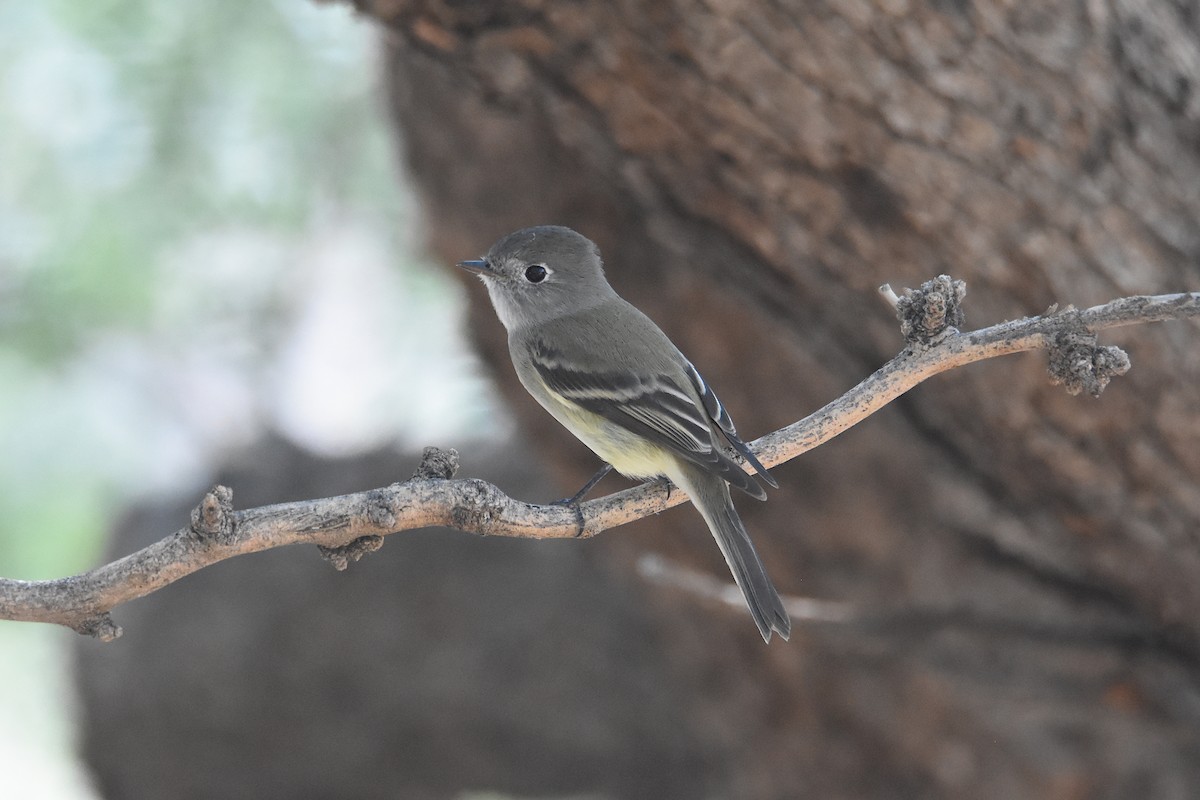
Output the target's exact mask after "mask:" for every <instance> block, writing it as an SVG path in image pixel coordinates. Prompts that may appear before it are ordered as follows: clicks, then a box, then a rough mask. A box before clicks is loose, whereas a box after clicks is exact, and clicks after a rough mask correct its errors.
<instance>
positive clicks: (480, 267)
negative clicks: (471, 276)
mask: <svg viewBox="0 0 1200 800" xmlns="http://www.w3.org/2000/svg"><path fill="white" fill-rule="evenodd" d="M458 265H459V266H460V267H462V268H463V269H465V270H469V271H471V272H474V273H475V274H476V275H487V274H490V273H491V271H492V267H491V265H490V264H488V262H487V259H486V258H473V259H471V260H470V261H460V262H458Z"/></svg>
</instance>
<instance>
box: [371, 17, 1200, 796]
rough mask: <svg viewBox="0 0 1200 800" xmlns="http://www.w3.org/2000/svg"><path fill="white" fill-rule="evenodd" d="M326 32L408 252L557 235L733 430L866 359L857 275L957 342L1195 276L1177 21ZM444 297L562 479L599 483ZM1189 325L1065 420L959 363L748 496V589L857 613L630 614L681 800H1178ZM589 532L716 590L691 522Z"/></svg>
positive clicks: (1195, 113) (1048, 402) (483, 324)
mask: <svg viewBox="0 0 1200 800" xmlns="http://www.w3.org/2000/svg"><path fill="white" fill-rule="evenodd" d="M359 5H360V6H361V7H363V8H364V10H366V11H368V12H369V13H371V14H373V15H375V16H377V17H378V18H379V19H381V20H382V21H383V22H384V23H385V24H386V25H387V26H388V29H389V32H390V36H389V39H388V42H389V44H388V47H387V75H388V83H387V94H388V97H389V99H390V102H391V104H392V108H393V112H394V116H395V120H396V123H397V126H398V128H399V129H400V132H401V138H402V140H403V146H404V152H405V155H406V160H407V164H408V168H409V172H410V174H411V177H412V179H413V181H414V182H415V184H416V186H417V188H418V191H419V192H420V194H421V196H422V198H423V201H424V204H425V209H426V214H425V218H426V221H427V226H428V227H427V230H428V237H429V241H430V243H431V246H432V248H433V250H434V252H435V253H437V254H438V255H439V256H440V257H441V258H443V259H444V260H445V261H446V262H452V261H454V260H457V259H461V258H466V257H473V256H476V255H478V254H479V253H481V252H482V251H484V250H485V249H486V247H487V246H488V245H489V244H490V243H491V241H492V240H493V239H494V238H495V237H497V236H498V235H500V234H502V233H504V232H507V231H509V230H512V229H515V228H519V227H523V226H525V225H530V224H538V223H561V224H566V225H570V226H572V227H574V228H576V229H578V230H580V231H581V232H583V233H585V234H586V235H588V236H589V237H591V238H593V239H595V240H596V241H597V242H598V243H599V244H600V246H601V250H602V252H603V253H604V255H605V261H606V266H607V270H608V273H609V276H610V279H611V281H612V283H613V284H614V286H615V287H616V288H617V290H618V291H619V292H620V293H622V294H623V295H624V296H625V297H626V298H627V299H629V300H630V301H631V302H633V303H634V304H635V305H637V306H639V307H640V308H642V309H643V310H644V311H646V312H647V313H648V314H649V315H650V316H651V317H652V318H654V319H655V320H656V321H658V322H659V324H660V325H661V326H662V327H663V328H664V329H665V330H666V331H667V332H668V334H669V335H671V336H672V338H674V339H675V341H676V342H677V343H678V344H679V345H680V347H681V349H683V350H684V352H686V353H687V354H688V355H689V357H690V358H691V359H692V360H693V361H694V362H695V363H696V364H697V365H698V366H699V368H700V369H701V370H702V371H703V372H704V374H705V376H706V378H707V379H708V380H709V382H710V383H711V384H713V385H714V386H715V387H716V388H717V391H718V392H719V393H720V395H721V396H722V398H723V399H724V401H725V404H726V406H727V407H728V408H729V409H730V410H731V412H732V413H733V416H734V418H735V420H737V422H738V425H739V429H740V430H741V431H742V432H744V433H746V434H750V435H759V434H761V433H764V432H766V431H768V430H771V429H774V428H776V427H779V426H781V425H782V424H784V423H787V422H790V421H793V420H795V419H798V418H800V417H802V416H803V415H804V414H806V413H808V412H809V411H811V410H813V409H814V408H815V407H817V406H818V405H820V404H822V403H824V402H825V401H827V400H828V399H830V398H832V397H833V396H835V395H836V394H838V393H840V392H841V391H843V390H844V389H846V388H848V387H849V386H850V385H852V384H853V383H854V382H856V381H857V380H858V379H859V378H861V377H863V376H865V375H866V374H868V373H869V372H870V371H872V370H873V369H875V368H876V367H877V366H879V365H880V364H881V363H882V362H883V361H884V360H886V359H887V358H888V357H890V356H891V355H892V354H894V353H895V352H896V351H897V350H898V349H899V347H900V346H901V343H900V340H899V337H898V334H897V325H896V322H895V320H894V319H893V318H892V315H891V313H890V312H889V310H888V309H887V308H886V306H885V305H884V304H883V303H881V302H880V301H879V300H878V299H877V297H876V294H875V287H876V286H878V285H879V284H880V283H882V282H885V281H886V282H891V283H893V285H897V286H915V285H917V284H918V283H920V282H921V281H923V280H925V279H927V278H929V277H931V276H933V275H936V274H938V273H939V272H948V273H950V274H952V275H953V276H954V277H956V278H962V279H964V280H966V281H967V284H968V287H969V294H968V297H967V313H968V319H969V323H968V326H969V327H974V326H978V325H982V324H990V323H992V322H996V321H999V320H1002V319H1005V318H1011V317H1014V316H1021V315H1024V314H1030V313H1037V312H1040V311H1042V310H1044V309H1045V308H1046V307H1047V306H1049V305H1051V304H1053V303H1060V304H1067V303H1072V304H1076V305H1080V306H1084V305H1090V304H1094V303H1098V302H1101V301H1104V300H1108V299H1111V298H1113V297H1117V296H1121V295H1128V294H1143V293H1156V292H1166V291H1178V290H1182V289H1194V288H1196V287H1197V285H1198V284H1200V271H1198V268H1197V264H1198V263H1200V226H1198V225H1197V224H1196V220H1197V219H1198V218H1200V189H1198V188H1197V187H1200V148H1198V146H1197V142H1198V141H1200V91H1198V90H1197V87H1198V86H1200V6H1198V5H1197V4H1196V3H1187V2H1178V3H1155V4H1147V3H1141V2H1134V0H1116V2H1112V3H1107V4H1105V3H1068V2H1050V3H1042V4H1035V5H1029V4H1016V5H1009V4H1001V3H973V4H972V3H951V2H940V3H933V4H928V5H909V4H907V3H902V2H886V3H885V2H881V3H878V4H874V5H870V4H865V3H856V2H835V3H739V2H715V1H714V2H707V3H700V2H684V1H683V0H680V1H679V2H670V3H664V2H657V1H656V0H625V1H624V2H614V3H591V4H586V3H543V2H534V1H533V0H530V1H529V2H522V3H453V2H438V1H437V0H430V1H428V2H420V1H414V2H403V0H389V2H382V0H378V1H377V2H371V1H370V0H360V2H359ZM470 291H471V303H472V324H473V326H474V330H475V340H476V342H477V343H478V345H479V347H480V349H481V351H482V352H483V353H484V355H485V357H486V358H487V360H488V362H489V363H490V364H492V365H493V366H494V372H495V374H496V376H497V380H498V381H499V382H500V384H501V386H502V388H503V390H504V392H505V393H506V395H507V396H508V397H509V398H510V399H511V402H512V405H513V407H514V408H516V409H517V412H518V414H519V416H520V419H521V421H522V422H523V423H524V425H525V430H526V431H527V432H528V434H529V436H530V437H532V438H534V439H536V440H537V442H538V443H539V445H540V446H541V453H542V454H543V457H544V458H545V459H547V460H548V462H549V463H551V464H553V465H555V466H557V467H558V468H559V470H560V472H561V474H562V475H563V487H564V489H567V488H569V487H570V485H571V484H572V483H573V482H574V481H576V480H581V479H582V478H583V477H584V476H585V475H586V474H587V473H588V472H589V471H590V470H591V469H593V468H594V467H595V466H596V464H595V462H594V460H592V459H591V458H590V457H589V456H588V454H587V453H586V451H585V450H584V448H583V447H582V446H581V445H579V444H577V443H576V442H574V441H573V440H571V439H570V438H569V437H568V436H567V435H566V434H565V433H563V432H561V431H559V430H558V428H557V426H555V425H554V423H553V422H552V421H551V420H550V419H549V417H547V416H545V415H544V412H542V411H541V410H540V409H538V408H536V407H535V406H534V404H533V403H532V402H531V401H530V400H529V399H528V398H527V397H526V396H525V395H524V393H523V392H522V391H521V389H520V387H519V386H518V385H517V383H516V381H515V379H514V376H513V373H512V370H511V367H509V365H508V363H507V353H506V350H505V347H504V336H503V332H502V329H501V328H500V326H499V324H498V323H497V322H496V321H495V319H494V318H493V314H492V311H491V309H490V307H488V304H487V300H486V297H485V295H484V293H483V291H482V290H481V289H479V288H477V287H472V289H471V290H470ZM1198 335H1200V332H1198V331H1197V327H1196V326H1195V325H1194V324H1190V323H1189V324H1173V325H1164V326H1157V327H1139V328H1135V329H1130V330H1127V331H1125V332H1122V333H1120V334H1114V335H1113V336H1111V337H1107V340H1108V341H1110V342H1112V343H1117V344H1121V345H1123V346H1125V347H1126V348H1127V349H1129V350H1130V352H1131V356H1132V358H1133V362H1134V369H1133V371H1132V372H1131V373H1130V374H1129V375H1128V376H1127V377H1126V378H1124V379H1122V380H1120V381H1118V382H1117V383H1115V384H1114V385H1112V386H1111V387H1110V388H1109V389H1108V391H1107V392H1106V393H1105V394H1104V396H1103V397H1102V398H1101V399H1099V400H1093V399H1091V398H1086V397H1070V396H1067V395H1066V394H1065V393H1064V392H1063V391H1062V390H1061V389H1059V388H1055V387H1052V386H1050V385H1049V383H1048V381H1047V380H1046V376H1045V374H1044V363H1043V360H1042V359H1041V358H1040V357H1037V356H1021V357H1018V358H1013V359H1011V360H1008V361H1001V362H989V363H988V364H986V365H982V366H976V367H973V368H971V369H970V370H960V371H957V372H955V373H952V374H949V375H947V376H944V377H941V378H938V379H936V380H935V381H933V382H931V383H930V384H929V385H927V386H923V387H922V388H920V389H919V390H917V391H915V392H913V393H912V394H911V395H910V396H908V397H906V398H904V399H902V400H901V401H899V402H897V403H895V404H894V405H893V407H892V408H891V409H890V410H888V411H886V412H884V413H881V414H879V415H878V416H877V417H876V418H875V419H872V420H871V421H869V422H867V423H865V424H863V425H861V426H859V428H857V429H855V430H853V431H851V432H850V433H848V434H846V435H845V436H844V437H843V438H842V439H841V440H839V441H836V442H834V443H832V444H830V445H828V446H826V447H823V448H821V449H819V450H817V451H815V452H813V453H811V454H809V455H807V456H805V457H804V458H802V459H800V460H799V462H798V463H793V464H789V465H787V466H785V467H782V468H780V469H778V470H777V477H778V478H779V480H780V482H781V483H782V485H783V488H782V489H781V490H780V491H777V492H774V493H773V494H772V497H771V501H770V502H769V503H767V504H765V505H763V506H761V507H760V506H751V505H749V504H743V511H744V514H745V517H746V521H747V525H748V527H749V528H750V530H751V532H752V535H753V536H754V538H755V540H756V542H757V544H758V546H759V548H760V550H761V552H762V553H763V556H764V559H765V561H766V563H767V565H768V568H769V570H770V572H771V573H772V575H774V576H775V579H776V582H777V583H778V584H779V586H780V588H781V590H782V591H784V592H785V593H788V594H797V595H805V596H813V597H820V598H826V599H837V600H847V601H851V602H853V603H854V604H856V606H858V607H859V608H860V609H861V610H862V611H863V612H864V613H869V614H871V615H873V616H876V621H875V623H874V624H871V625H848V626H815V625H809V626H806V625H800V626H799V630H798V632H797V633H796V635H795V636H794V637H793V640H792V642H791V643H790V644H786V645H779V644H776V645H772V646H771V648H770V649H766V648H763V647H762V646H761V643H755V642H754V641H753V639H754V638H755V637H756V634H755V632H754V628H753V626H752V625H751V624H750V621H749V618H748V617H746V616H745V615H743V614H741V613H734V612H733V611H727V610H724V609H722V608H720V607H714V606H711V605H707V604H706V602H705V601H703V600H700V599H697V598H693V597H688V596H684V595H680V594H678V593H673V592H671V591H669V590H666V589H664V590H662V591H661V592H658V593H655V594H654V596H655V597H656V598H657V602H659V603H661V604H662V605H663V607H664V608H668V609H669V610H670V613H671V614H673V615H674V616H675V617H677V623H676V624H675V625H674V627H673V628H672V631H671V633H670V634H669V635H667V636H666V637H665V638H664V639H663V640H662V641H660V642H659V643H658V645H657V646H659V647H661V648H664V649H665V650H666V651H667V652H668V654H669V655H670V657H672V658H676V659H678V660H680V661H684V660H687V661H691V662H694V668H693V669H692V671H691V674H692V675H693V676H695V677H696V679H697V680H696V683H695V684H694V685H693V687H692V688H693V690H694V692H695V702H696V703H697V704H698V705H700V706H704V707H706V708H707V709H708V711H709V713H711V715H712V717H711V718H712V719H713V720H714V721H715V720H720V724H719V725H716V726H715V728H714V730H713V731H710V732H709V748H710V749H709V753H708V756H707V757H708V758H709V759H711V760H712V761H713V762H714V763H719V764H722V765H723V767H722V768H721V769H720V770H716V772H715V774H717V775H718V776H719V777H718V778H714V780H716V781H717V782H716V783H715V784H714V785H715V786H716V787H717V788H716V789H715V790H714V791H715V795H714V796H737V797H794V796H797V794H798V793H804V792H807V793H811V794H812V796H845V797H881V798H882V797H896V796H908V795H912V796H946V797H963V796H970V797H977V798H993V797H994V798H1000V797H1016V796H1020V797H1030V798H1057V797H1131V796H1138V797H1163V798H1166V797H1184V796H1195V795H1196V794H1197V793H1200V743H1198V735H1200V734H1198V731H1200V613H1198V612H1200V537H1198V536H1197V530H1198V524H1200V489H1198V488H1197V483H1198V478H1200V389H1198V387H1200V347H1198V346H1197V337H1198ZM606 485H608V484H606ZM608 535H609V536H612V537H617V538H619V539H620V540H621V541H622V542H623V545H622V547H621V548H620V549H621V550H623V551H624V552H625V553H626V555H627V557H630V558H631V557H632V556H633V555H635V554H637V553H641V552H644V551H646V550H648V549H653V550H656V551H658V552H661V553H664V554H665V555H666V556H667V557H669V558H671V559H675V560H677V561H680V562H684V563H687V564H690V565H692V566H696V567H699V568H703V569H705V570H710V571H711V572H712V574H713V575H717V576H721V577H722V579H724V577H725V574H724V571H723V566H722V565H721V564H720V559H719V555H718V554H717V552H716V548H715V547H713V546H712V543H711V541H709V539H708V537H707V535H706V534H705V533H704V532H703V528H702V525H701V524H700V522H699V520H698V518H697V517H696V516H695V515H694V513H692V512H690V511H686V510H681V511H677V512H672V513H671V514H667V515H665V516H664V517H663V518H661V519H659V520H655V521H652V522H651V521H647V522H644V523H640V524H639V525H638V526H637V528H636V529H633V530H627V531H621V532H615V533H612V534H608ZM546 635H547V636H563V637H566V636H568V635H569V632H568V631H566V630H562V631H557V630H548V631H547V632H546ZM610 658H611V662H612V663H611V668H613V669H620V660H619V655H618V654H612V655H611V656H610Z"/></svg>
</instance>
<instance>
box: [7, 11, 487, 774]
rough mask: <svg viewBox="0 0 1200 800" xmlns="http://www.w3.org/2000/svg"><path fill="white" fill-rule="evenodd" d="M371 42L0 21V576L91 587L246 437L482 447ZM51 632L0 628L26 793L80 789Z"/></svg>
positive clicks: (301, 30)
mask: <svg viewBox="0 0 1200 800" xmlns="http://www.w3.org/2000/svg"><path fill="white" fill-rule="evenodd" d="M377 38H378V37H377V31H376V29H375V27H374V26H373V25H372V24H371V23H370V22H369V21H368V20H366V19H363V18H361V17H359V16H357V15H355V13H354V12H353V11H352V10H351V9H350V8H348V7H345V6H318V5H316V4H313V3H306V2H292V1H291V0H286V1H281V2H265V3H250V4H246V3H241V2H215V3H214V2H184V3H178V4H174V5H172V6H170V7H164V6H163V5H162V4H160V3H146V2H104V3H99V4H86V3H85V4H80V3H70V2H50V3H37V4H24V3H2V4H0V165H2V166H0V387H3V390H2V391H0V453H3V456H2V457H0V487H2V488H0V574H3V575H4V576H6V577H14V578H28V579H34V578H50V577H55V576H61V575H66V574H70V573H72V572H76V571H79V570H82V569H86V568H89V567H91V566H94V565H95V564H97V563H98V560H99V559H100V558H101V556H102V555H103V553H104V537H105V534H106V533H107V531H108V528H109V527H110V525H111V524H112V523H113V520H114V517H115V515H116V514H117V512H118V510H119V509H120V508H121V507H122V506H124V505H127V504H128V503H130V502H132V501H135V500H139V499H145V498H151V497H162V496H172V495H174V494H176V493H180V492H194V491H195V488H196V486H197V483H198V482H199V481H202V480H206V479H207V478H208V476H209V474H210V473H211V471H212V470H213V468H214V466H215V465H216V464H217V463H218V462H219V460H220V459H221V458H222V457H225V456H227V455H228V454H229V453H231V452H234V451H236V450H238V449H239V448H242V447H245V446H247V445H250V444H251V443H253V442H255V441H256V440H257V439H259V438H261V437H262V436H263V434H264V431H267V430H273V431H278V432H280V433H281V434H282V435H285V436H286V437H287V438H288V439H289V440H291V441H293V442H297V443H301V444H302V445H303V446H305V447H306V448H308V449H310V450H313V451H316V452H320V453H326V454H345V453H351V452H360V451H362V450H364V449H369V448H373V447H379V446H381V445H384V444H396V443H407V444H411V445H412V446H414V447H417V448H418V449H419V447H420V446H422V445H424V444H427V443H429V444H431V443H435V442H440V443H446V444H450V443H452V442H453V441H454V440H455V439H456V438H462V437H464V436H466V435H467V434H475V435H495V434H496V432H497V431H503V429H504V427H505V424H506V423H505V421H504V417H503V416H502V415H500V414H498V413H496V412H497V409H496V408H495V407H494V404H491V403H490V401H489V398H488V395H487V391H486V388H485V383H484V381H483V379H482V378H481V377H480V376H479V369H478V365H477V364H476V362H475V360H474V358H473V356H471V355H470V353H469V351H468V349H467V346H466V343H465V338H464V337H463V335H462V332H461V331H462V325H461V318H462V293H461V290H460V288H459V286H458V285H457V284H454V283H452V282H451V281H448V280H446V279H445V278H444V277H443V276H442V274H440V273H439V272H438V271H436V270H434V269H432V268H431V267H430V265H429V263H428V261H427V260H426V259H425V257H424V256H423V254H422V245H421V235H420V227H421V221H420V215H419V211H418V209H417V207H416V204H415V202H414V200H413V198H412V196H411V194H410V192H409V191H408V190H407V189H406V188H405V183H404V179H403V170H402V168H401V167H400V165H399V164H398V163H397V161H398V160H397V158H396V148H395V145H394V140H393V134H392V132H391V131H390V130H389V126H388V123H387V121H386V119H385V117H384V116H383V115H382V114H381V113H380V109H381V107H382V101H381V97H380V89H379V77H378V76H379V68H378V61H379V58H378V51H379V47H378V43H377ZM413 375H422V376H425V377H426V378H427V379H422V380H419V381H417V380H414V379H413V377H412V376H413ZM364 488H365V487H364ZM181 519H182V518H181ZM177 526H178V525H176V527H177ZM164 533H165V532H164ZM72 638H73V636H72V635H71V634H69V633H67V632H65V631H60V630H53V629H50V628H46V627H41V626H28V625H15V624H11V623H0V651H2V652H3V654H4V655H3V658H2V659H0V670H2V671H3V678H2V679H0V703H2V707H0V736H3V739H2V741H0V763H2V764H3V769H4V772H5V773H6V774H7V775H9V776H11V778H12V779H15V780H17V783H16V784H15V785H14V784H12V783H9V782H8V781H7V780H6V783H8V785H9V789H8V790H9V791H13V792H16V793H17V794H20V795H21V796H26V797H47V798H71V797H93V796H95V795H94V794H93V793H92V792H91V790H90V789H89V788H88V783H87V780H86V778H85V776H84V774H83V771H82V770H81V768H80V767H79V765H78V763H77V758H76V756H75V754H74V751H75V737H74V735H73V734H72V728H71V723H70V720H71V717H70V713H71V711H72V707H71V696H72V692H71V691H70V689H69V686H68V674H67V671H66V664H67V647H68V645H69V644H71V643H72Z"/></svg>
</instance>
